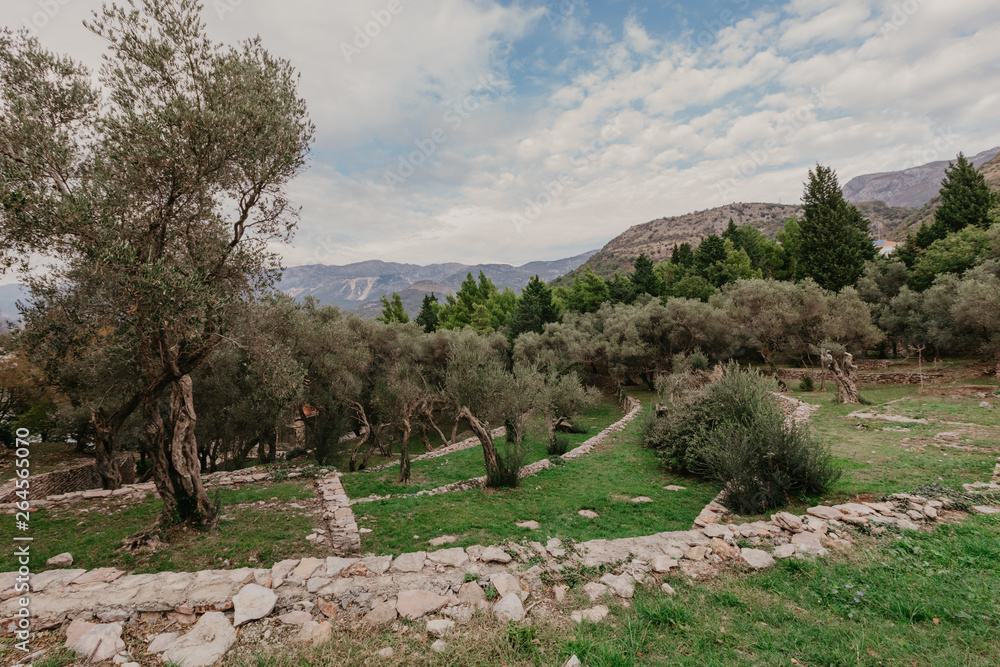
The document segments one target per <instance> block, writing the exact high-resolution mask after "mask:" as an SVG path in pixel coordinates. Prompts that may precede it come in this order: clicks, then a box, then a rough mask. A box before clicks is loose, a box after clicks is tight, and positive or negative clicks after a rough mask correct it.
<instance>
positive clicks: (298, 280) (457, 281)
mask: <svg viewBox="0 0 1000 667" xmlns="http://www.w3.org/2000/svg"><path fill="white" fill-rule="evenodd" d="M595 252H597V251H596V250H594V251H590V252H586V253H583V254H582V255H577V256H576V257H569V258H566V259H560V260H555V261H551V262H529V263H528V264H525V265H523V266H511V265H509V264H475V265H468V264H459V263H448V264H431V265H429V266H418V265H416V264H398V263H395V262H382V261H377V260H373V261H368V262H359V263H356V264H348V265H346V266H323V265H312V266H296V267H292V268H290V269H286V270H285V272H284V275H283V276H282V278H281V282H280V283H279V284H278V286H277V287H278V289H280V290H282V291H284V292H286V293H287V294H289V295H291V296H293V297H295V298H296V299H302V298H304V297H305V296H307V295H311V296H314V297H315V298H316V299H318V300H319V302H320V303H323V304H333V305H336V306H338V307H339V308H343V309H345V310H356V311H358V312H360V313H362V314H372V313H374V314H373V315H372V316H374V315H377V314H378V313H379V312H380V308H379V306H378V303H379V297H381V296H382V295H384V294H385V295H388V294H392V293H393V292H399V294H400V296H401V297H402V298H403V305H404V306H405V307H406V310H407V312H408V313H410V314H415V313H416V312H419V310H420V304H421V303H422V301H423V298H424V294H428V293H431V292H433V293H436V294H437V295H438V299H439V300H441V301H443V300H444V297H445V296H446V295H447V294H453V293H454V292H455V291H457V290H458V289H459V287H461V285H462V281H463V280H465V277H466V276H467V275H468V274H470V273H471V274H472V275H473V276H478V275H479V272H480V271H482V272H483V273H485V274H486V276H487V277H488V278H489V279H490V280H492V281H493V282H494V283H496V285H497V287H499V288H500V289H501V290H502V289H504V288H505V287H510V288H511V289H513V290H514V291H520V290H521V288H523V287H524V286H525V285H527V284H528V280H530V279H531V277H532V276H534V275H538V276H539V277H540V278H541V279H542V280H544V281H550V280H553V279H555V278H557V277H559V276H561V275H563V274H565V273H567V272H569V271H572V270H573V269H575V268H577V267H578V266H580V265H581V264H583V263H584V262H586V261H587V260H588V259H590V257H591V256H593V255H594V253H595Z"/></svg>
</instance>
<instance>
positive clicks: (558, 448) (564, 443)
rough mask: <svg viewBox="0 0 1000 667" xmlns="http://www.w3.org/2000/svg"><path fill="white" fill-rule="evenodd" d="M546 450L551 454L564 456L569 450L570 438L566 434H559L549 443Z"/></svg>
mask: <svg viewBox="0 0 1000 667" xmlns="http://www.w3.org/2000/svg"><path fill="white" fill-rule="evenodd" d="M545 451H546V453H547V454H548V455H549V456H562V455H563V454H565V453H566V452H568V451H569V438H567V437H566V436H564V435H557V436H556V437H555V438H553V439H552V441H551V442H549V443H548V444H547V445H545Z"/></svg>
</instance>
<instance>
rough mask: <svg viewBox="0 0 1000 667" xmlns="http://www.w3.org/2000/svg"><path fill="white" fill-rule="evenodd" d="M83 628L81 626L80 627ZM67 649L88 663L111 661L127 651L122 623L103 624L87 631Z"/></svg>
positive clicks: (68, 645)
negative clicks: (123, 638) (123, 639)
mask: <svg viewBox="0 0 1000 667" xmlns="http://www.w3.org/2000/svg"><path fill="white" fill-rule="evenodd" d="M78 627H81V626H78ZM66 647H67V648H68V649H70V650H71V651H73V652H74V653H76V654H77V655H79V656H80V657H82V658H83V659H84V660H85V661H86V662H103V661H104V660H110V659H111V658H112V657H114V656H116V655H118V654H119V653H120V652H122V651H124V650H125V642H124V641H122V624H121V623H102V624H101V625H93V626H92V627H90V628H87V629H86V632H84V633H83V634H81V635H80V636H79V638H78V639H77V640H76V641H74V642H73V643H72V644H67V645H66Z"/></svg>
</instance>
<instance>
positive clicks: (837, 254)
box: [798, 164, 877, 291]
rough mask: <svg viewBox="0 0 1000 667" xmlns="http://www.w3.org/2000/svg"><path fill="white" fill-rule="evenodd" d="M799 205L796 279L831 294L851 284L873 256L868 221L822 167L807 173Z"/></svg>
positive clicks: (835, 178)
mask: <svg viewBox="0 0 1000 667" xmlns="http://www.w3.org/2000/svg"><path fill="white" fill-rule="evenodd" d="M802 203H803V206H804V207H805V214H804V215H803V217H802V223H801V257H800V259H799V266H798V276H799V277H801V278H812V279H813V280H815V281H816V282H817V283H818V284H819V285H820V286H821V287H823V288H824V289H828V290H832V291H839V290H841V289H842V288H844V287H847V286H848V285H853V284H854V283H855V282H857V280H858V278H859V277H860V276H861V273H862V272H863V271H864V268H865V262H866V261H867V260H870V259H874V258H875V256H876V254H877V251H876V250H875V246H874V245H873V243H872V239H871V236H870V234H869V226H868V221H867V220H865V219H864V217H862V215H861V212H860V211H858V209H857V208H856V207H855V206H854V205H852V204H850V203H848V202H847V200H845V199H844V194H843V192H841V190H840V185H839V184H838V183H837V174H836V172H834V171H833V169H831V168H830V167H824V166H823V165H819V164H818V165H816V170H815V171H812V170H810V171H809V182H808V183H807V184H806V189H805V193H804V194H803V195H802Z"/></svg>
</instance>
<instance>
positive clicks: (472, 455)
mask: <svg viewBox="0 0 1000 667" xmlns="http://www.w3.org/2000/svg"><path fill="white" fill-rule="evenodd" d="M621 417H622V413H621V410H620V409H619V408H618V405H617V403H615V402H614V401H613V400H610V399H608V400H604V401H602V402H601V403H600V404H599V405H597V406H596V407H595V408H594V409H592V410H590V411H588V412H587V413H586V414H585V415H583V416H582V417H581V418H580V419H578V420H577V421H578V422H580V423H582V424H584V425H586V426H589V427H590V432H589V433H586V434H569V435H566V436H565V437H566V438H568V439H569V441H570V443H571V444H570V449H572V448H573V447H575V446H577V445H579V444H580V443H582V442H583V441H585V440H587V439H588V438H591V437H593V436H595V435H597V433H598V432H600V431H601V429H603V428H605V427H607V426H609V425H610V424H613V423H615V422H616V421H618V420H619V419H621ZM536 430H537V429H536ZM503 443H504V438H497V440H496V444H497V448H498V449H499V450H500V451H501V452H503ZM525 454H526V455H525V459H524V464H525V465H527V464H529V463H534V462H536V461H540V460H542V459H544V458H548V454H547V453H546V451H545V438H544V436H538V435H535V434H533V433H531V432H530V431H529V435H528V437H526V438H525ZM485 474H486V468H485V464H484V463H483V450H482V448H481V447H478V446H477V447H473V448H471V449H465V450H462V451H460V452H455V453H454V454H448V455H447V456H441V457H438V458H433V459H426V460H424V461H417V462H415V463H413V464H412V465H411V468H410V482H409V484H400V483H399V482H398V479H399V467H398V466H393V467H392V468H387V469H385V470H379V471H375V472H371V473H368V472H359V473H354V474H348V475H344V476H343V477H342V478H341V483H342V484H343V485H344V491H346V492H347V495H348V496H349V497H351V498H366V497H368V496H370V495H372V494H374V495H377V496H388V495H397V494H409V493H416V492H417V491H422V490H425V489H433V488H436V487H438V486H443V485H445V484H451V483H452V482H460V481H462V480H466V479H471V478H473V477H480V476H482V475H485Z"/></svg>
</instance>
